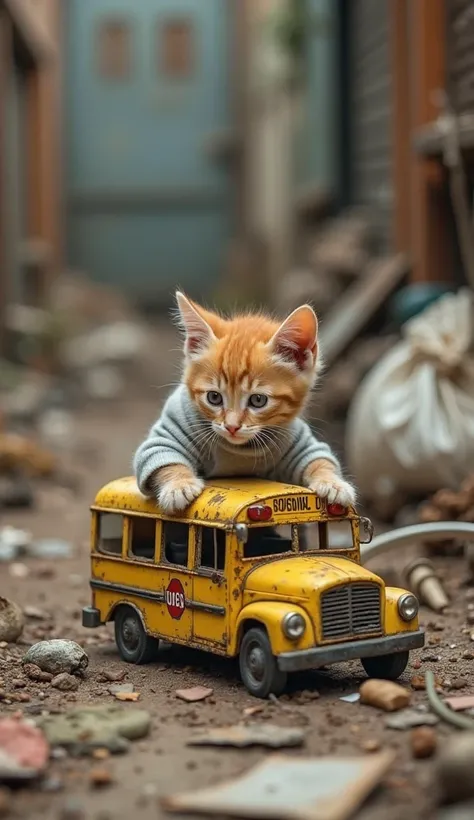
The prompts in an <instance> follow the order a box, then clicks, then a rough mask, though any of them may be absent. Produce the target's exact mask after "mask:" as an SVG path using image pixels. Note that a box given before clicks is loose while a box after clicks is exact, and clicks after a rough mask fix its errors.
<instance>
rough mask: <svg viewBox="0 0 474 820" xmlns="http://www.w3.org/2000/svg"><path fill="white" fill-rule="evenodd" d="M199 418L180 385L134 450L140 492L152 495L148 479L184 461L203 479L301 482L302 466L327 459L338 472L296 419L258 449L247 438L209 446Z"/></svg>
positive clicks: (325, 451) (328, 452) (330, 455)
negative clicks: (262, 479) (237, 443)
mask: <svg viewBox="0 0 474 820" xmlns="http://www.w3.org/2000/svg"><path fill="white" fill-rule="evenodd" d="M200 422H201V423H202V422H203V419H202V417H201V416H200V415H199V413H198V411H197V410H196V407H195V405H194V404H193V402H192V401H191V398H190V396H189V393H188V390H187V388H186V387H185V385H180V386H179V387H178V388H177V389H176V390H175V391H174V392H173V393H172V394H171V395H170V397H169V398H168V400H167V401H166V403H165V405H164V407H163V411H162V413H161V416H160V418H159V419H158V421H157V422H155V424H154V425H153V427H152V428H151V430H150V432H149V434H148V436H147V438H146V439H145V441H144V442H143V444H141V445H140V447H139V448H138V450H137V452H136V453H135V457H134V460H133V467H134V472H135V475H136V477H137V483H138V487H139V489H140V490H141V492H142V493H144V494H145V495H152V493H153V489H152V487H151V486H150V483H149V479H150V477H151V476H152V474H153V473H154V472H155V471H156V470H159V469H160V467H168V466H169V465H171V464H184V465H186V466H187V467H190V468H191V469H192V470H193V471H194V473H195V474H196V475H199V476H202V477H203V478H212V477H218V476H238V475H242V476H244V475H247V476H250V475H254V476H258V477H259V478H268V479H273V480H275V481H286V482H288V483H290V484H301V482H302V480H303V474H304V471H305V470H306V468H307V466H308V464H310V463H311V462H312V461H315V460H316V459H318V458H325V459H328V460H329V461H331V462H333V464H335V465H336V467H337V469H338V471H339V464H338V461H337V459H336V457H335V456H334V454H333V452H332V451H331V449H330V448H329V446H328V445H327V444H325V443H324V442H322V441H318V439H316V438H315V437H314V436H313V434H312V432H311V430H310V428H309V425H308V424H307V423H306V422H305V421H302V419H296V420H295V421H293V422H291V424H290V425H289V426H288V427H287V428H285V430H274V431H272V435H271V437H269V436H268V437H267V436H266V437H265V443H266V447H264V448H263V449H262V448H260V447H259V448H255V446H254V445H252V443H251V442H249V443H248V444H244V445H241V446H237V445H232V444H230V443H228V442H226V441H225V440H224V439H222V438H219V439H218V440H217V441H215V442H214V443H213V445H212V448H209V445H208V444H206V440H205V439H206V437H205V436H204V437H203V435H202V430H203V429H204V428H202V427H201V428H200V425H199V423H200ZM270 438H271V441H270ZM203 439H204V440H203ZM267 439H268V441H267Z"/></svg>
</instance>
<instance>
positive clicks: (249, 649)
mask: <svg viewBox="0 0 474 820" xmlns="http://www.w3.org/2000/svg"><path fill="white" fill-rule="evenodd" d="M239 665H240V675H241V678H242V681H243V683H244V685H245V687H246V689H247V690H248V692H250V694H251V695H253V696H254V697H255V698H268V696H269V695H270V694H273V695H281V693H282V692H283V691H284V689H285V687H286V682H287V678H288V676H287V674H286V672H281V671H280V670H279V669H278V666H277V662H276V658H275V656H274V655H273V653H272V647H271V645H270V641H269V640H268V635H267V633H266V632H265V630H264V629H261V628H260V627H255V628H253V629H249V631H248V632H246V633H245V635H244V637H243V639H242V643H241V646H240V655H239Z"/></svg>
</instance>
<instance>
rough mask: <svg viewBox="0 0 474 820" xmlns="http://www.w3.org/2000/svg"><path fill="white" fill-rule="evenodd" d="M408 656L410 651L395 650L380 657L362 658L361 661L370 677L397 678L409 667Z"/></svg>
mask: <svg viewBox="0 0 474 820" xmlns="http://www.w3.org/2000/svg"><path fill="white" fill-rule="evenodd" d="M408 658H409V652H394V653H392V654H391V655H379V657H378V658H361V663H362V666H363V667H364V669H365V671H366V673H367V675H368V676H369V678H382V679H383V680H397V678H399V677H400V676H401V675H403V673H404V671H405V669H406V668H407V665H408Z"/></svg>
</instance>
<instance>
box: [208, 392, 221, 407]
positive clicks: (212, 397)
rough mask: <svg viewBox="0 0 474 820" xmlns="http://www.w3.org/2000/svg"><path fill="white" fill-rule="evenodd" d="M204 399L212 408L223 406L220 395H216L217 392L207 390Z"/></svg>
mask: <svg viewBox="0 0 474 820" xmlns="http://www.w3.org/2000/svg"><path fill="white" fill-rule="evenodd" d="M206 398H207V400H208V402H209V404H212V406H213V407H220V405H221V404H223V399H222V395H221V394H220V393H218V392H217V390H209V393H208V394H207V396H206Z"/></svg>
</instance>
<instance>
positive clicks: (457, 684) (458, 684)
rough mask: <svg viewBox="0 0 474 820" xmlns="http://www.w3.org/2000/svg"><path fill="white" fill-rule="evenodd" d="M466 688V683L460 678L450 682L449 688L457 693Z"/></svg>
mask: <svg viewBox="0 0 474 820" xmlns="http://www.w3.org/2000/svg"><path fill="white" fill-rule="evenodd" d="M466 686H467V681H465V680H463V679H462V678H455V680H453V681H451V686H450V687H449V688H450V689H454V690H456V691H459V690H460V689H464V688H465V687H466Z"/></svg>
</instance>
